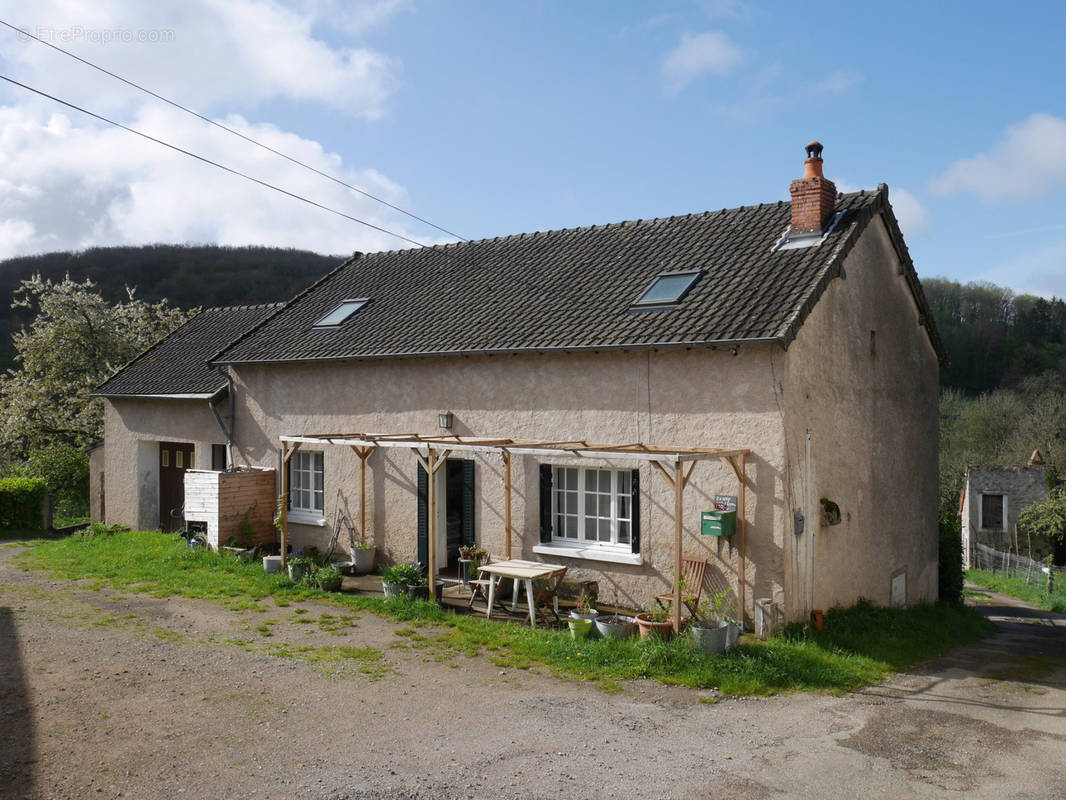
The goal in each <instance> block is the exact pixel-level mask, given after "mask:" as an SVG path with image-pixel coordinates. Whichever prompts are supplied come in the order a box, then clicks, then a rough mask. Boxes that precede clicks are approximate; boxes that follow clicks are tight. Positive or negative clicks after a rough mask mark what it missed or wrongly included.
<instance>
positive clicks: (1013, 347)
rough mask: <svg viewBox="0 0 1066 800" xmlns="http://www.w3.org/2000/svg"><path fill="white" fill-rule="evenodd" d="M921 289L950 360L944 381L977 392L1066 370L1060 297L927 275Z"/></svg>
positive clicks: (1065, 315) (1065, 323)
mask: <svg viewBox="0 0 1066 800" xmlns="http://www.w3.org/2000/svg"><path fill="white" fill-rule="evenodd" d="M922 288H923V289H924V291H925V296H926V299H927V301H928V302H929V306H930V310H931V311H932V313H933V318H934V319H935V320H936V324H937V328H938V330H939V331H940V336H941V338H942V339H943V341H944V349H945V350H946V352H947V356H948V361H949V362H950V368H949V370H948V371H946V372H944V373H943V374H942V375H941V385H942V386H944V387H950V388H956V389H961V390H962V391H964V392H965V393H967V394H969V395H974V394H978V393H981V392H989V391H992V390H995V389H998V388H1012V387H1015V386H1017V385H1019V384H1020V383H1021V382H1022V381H1024V380H1025V379H1026V378H1028V377H1032V376H1034V375H1039V374H1041V373H1043V372H1046V371H1049V370H1051V371H1060V372H1063V371H1066V302H1063V301H1062V300H1061V299H1058V298H1052V299H1051V300H1046V299H1045V298H1043V297H1033V296H1032V295H1015V294H1014V292H1012V291H1011V290H1010V289H1006V288H1003V287H1000V286H996V285H995V284H992V283H985V282H974V283H967V284H960V283H957V282H955V281H949V280H945V279H943V278H930V279H926V280H924V281H922Z"/></svg>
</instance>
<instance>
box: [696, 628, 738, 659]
mask: <svg viewBox="0 0 1066 800" xmlns="http://www.w3.org/2000/svg"><path fill="white" fill-rule="evenodd" d="M729 627H730V626H729V625H727V624H725V623H722V625H720V626H719V627H716V628H712V627H710V626H707V625H693V626H692V644H693V645H694V646H695V648H696V649H697V650H699V651H701V652H704V653H707V654H708V655H712V656H716V655H719V654H720V653H724V652H725V651H726V647H727V641H728V638H729Z"/></svg>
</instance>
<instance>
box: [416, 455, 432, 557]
mask: <svg viewBox="0 0 1066 800" xmlns="http://www.w3.org/2000/svg"><path fill="white" fill-rule="evenodd" d="M418 561H419V563H420V564H428V563H429V476H428V475H426V470H425V468H424V467H423V466H422V465H421V464H419V465H418Z"/></svg>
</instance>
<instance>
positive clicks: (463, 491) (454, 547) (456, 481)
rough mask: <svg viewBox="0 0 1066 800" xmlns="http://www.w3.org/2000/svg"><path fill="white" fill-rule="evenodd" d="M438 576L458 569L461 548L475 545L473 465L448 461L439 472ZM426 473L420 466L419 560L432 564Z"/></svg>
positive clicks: (458, 461) (471, 461)
mask: <svg viewBox="0 0 1066 800" xmlns="http://www.w3.org/2000/svg"><path fill="white" fill-rule="evenodd" d="M435 484H436V485H435V486H434V489H435V491H436V493H437V496H436V498H435V500H436V505H437V572H447V573H449V574H450V573H452V572H455V571H456V570H457V569H458V565H459V547H460V546H461V545H471V544H473V543H474V461H473V460H472V459H464V458H449V459H447V461H446V462H445V464H444V466H443V467H441V469H440V470H439V471H438V472H437V476H436V481H435ZM428 497H429V494H428V481H427V479H426V471H425V469H423V468H422V465H421V464H420V465H419V466H418V560H419V561H420V562H421V563H423V564H425V563H427V562H428V561H429V525H428V521H429V503H428Z"/></svg>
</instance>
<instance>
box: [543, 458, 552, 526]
mask: <svg viewBox="0 0 1066 800" xmlns="http://www.w3.org/2000/svg"><path fill="white" fill-rule="evenodd" d="M540 540H541V541H542V542H550V541H551V540H552V465H551V464H541V465H540Z"/></svg>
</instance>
